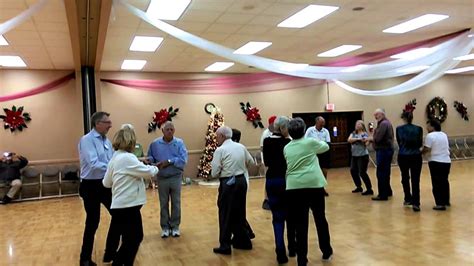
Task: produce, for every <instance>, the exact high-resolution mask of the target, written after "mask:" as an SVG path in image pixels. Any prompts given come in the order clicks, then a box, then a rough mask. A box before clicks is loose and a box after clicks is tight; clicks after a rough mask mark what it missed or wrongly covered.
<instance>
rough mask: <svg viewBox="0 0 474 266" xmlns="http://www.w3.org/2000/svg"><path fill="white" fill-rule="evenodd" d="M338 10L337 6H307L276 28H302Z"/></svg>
mask: <svg viewBox="0 0 474 266" xmlns="http://www.w3.org/2000/svg"><path fill="white" fill-rule="evenodd" d="M338 9H339V7H337V6H322V5H309V6H307V7H305V8H303V9H302V10H300V11H299V12H298V13H296V14H294V15H292V16H291V17H289V18H287V19H285V20H283V21H282V22H280V24H278V27H283V28H304V27H306V26H308V25H309V24H311V23H313V22H315V21H317V20H319V19H321V18H323V17H325V16H327V15H329V14H331V13H332V12H334V11H336V10H338Z"/></svg>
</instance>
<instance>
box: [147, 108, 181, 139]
mask: <svg viewBox="0 0 474 266" xmlns="http://www.w3.org/2000/svg"><path fill="white" fill-rule="evenodd" d="M178 111H179V108H176V109H173V106H170V107H169V108H168V110H167V109H165V108H163V109H161V110H160V111H159V112H155V115H153V121H151V122H150V123H148V133H150V132H152V131H155V130H156V128H161V125H163V124H164V123H165V122H166V121H172V119H171V118H172V117H174V116H176V113H178Z"/></svg>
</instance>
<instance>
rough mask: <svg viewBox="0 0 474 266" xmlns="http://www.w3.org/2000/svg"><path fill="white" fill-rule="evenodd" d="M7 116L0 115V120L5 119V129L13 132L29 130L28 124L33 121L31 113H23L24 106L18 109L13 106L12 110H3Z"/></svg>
mask: <svg viewBox="0 0 474 266" xmlns="http://www.w3.org/2000/svg"><path fill="white" fill-rule="evenodd" d="M3 111H4V112H5V115H0V118H1V119H3V123H4V124H3V128H4V129H10V131H11V132H14V131H15V130H17V129H18V130H20V131H23V128H28V126H27V125H26V122H29V121H31V117H30V114H29V113H23V106H21V107H19V108H18V109H17V108H16V106H14V105H13V106H12V109H11V110H10V109H8V108H3Z"/></svg>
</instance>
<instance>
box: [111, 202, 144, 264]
mask: <svg viewBox="0 0 474 266" xmlns="http://www.w3.org/2000/svg"><path fill="white" fill-rule="evenodd" d="M141 207H142V206H141V205H140V206H134V207H130V208H123V209H112V210H111V213H112V221H111V223H110V226H111V227H112V226H115V227H117V228H118V230H119V232H120V235H121V236H122V244H121V245H120V249H119V250H118V252H117V255H116V256H115V258H114V263H113V264H112V265H114V266H115V265H125V266H129V265H130V266H132V265H133V262H134V261H135V256H136V255H137V252H138V248H139V247H140V243H141V242H142V240H143V225H142V215H141V213H140V209H141Z"/></svg>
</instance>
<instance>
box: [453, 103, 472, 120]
mask: <svg viewBox="0 0 474 266" xmlns="http://www.w3.org/2000/svg"><path fill="white" fill-rule="evenodd" d="M454 108H456V111H458V113H459V114H460V115H461V117H462V119H464V120H466V121H469V114H468V113H467V107H466V106H465V105H464V104H463V103H462V102H458V101H454Z"/></svg>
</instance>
